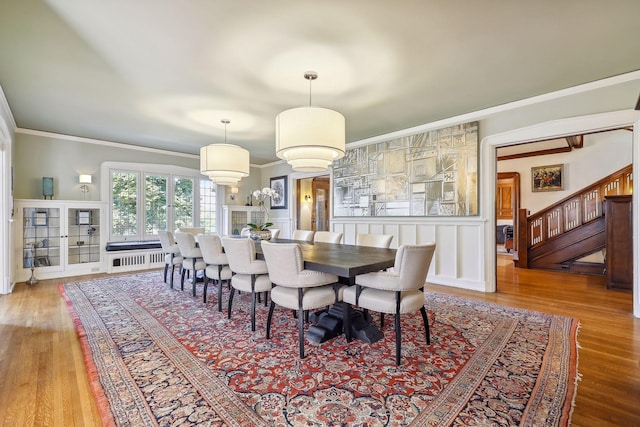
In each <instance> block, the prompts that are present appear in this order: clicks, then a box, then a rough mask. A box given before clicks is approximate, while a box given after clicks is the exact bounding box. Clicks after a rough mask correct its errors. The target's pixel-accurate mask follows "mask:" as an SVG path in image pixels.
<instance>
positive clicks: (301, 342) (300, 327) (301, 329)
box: [298, 288, 309, 359]
mask: <svg viewBox="0 0 640 427" xmlns="http://www.w3.org/2000/svg"><path fill="white" fill-rule="evenodd" d="M303 297H304V292H303V291H302V288H298V345H299V347H300V359H304V318H305V316H306V315H308V314H309V310H307V311H304V310H303V309H302V298H303ZM303 313H304V314H303Z"/></svg>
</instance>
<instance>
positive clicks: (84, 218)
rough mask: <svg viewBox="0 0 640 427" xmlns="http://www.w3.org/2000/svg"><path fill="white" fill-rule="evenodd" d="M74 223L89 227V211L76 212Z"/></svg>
mask: <svg viewBox="0 0 640 427" xmlns="http://www.w3.org/2000/svg"><path fill="white" fill-rule="evenodd" d="M76 223H77V224H78V225H91V211H83V210H77V211H76Z"/></svg>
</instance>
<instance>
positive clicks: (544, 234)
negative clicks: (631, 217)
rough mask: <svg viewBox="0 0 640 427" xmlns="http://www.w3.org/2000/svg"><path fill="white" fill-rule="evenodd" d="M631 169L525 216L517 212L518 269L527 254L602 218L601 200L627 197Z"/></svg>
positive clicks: (618, 172)
mask: <svg viewBox="0 0 640 427" xmlns="http://www.w3.org/2000/svg"><path fill="white" fill-rule="evenodd" d="M632 171H633V168H632V165H629V166H626V167H624V168H622V169H620V170H618V171H617V172H614V173H612V174H611V175H609V176H607V177H605V178H602V179H601V180H599V181H597V182H595V183H593V184H591V185H589V186H588V187H585V188H583V189H582V190H580V191H578V192H576V193H574V194H572V195H570V196H568V197H566V198H564V199H562V200H560V201H559V202H556V203H554V204H553V205H550V206H548V207H546V208H544V209H542V210H540V211H538V212H536V213H534V214H533V215H530V216H527V210H526V209H520V211H519V212H518V219H517V220H518V266H519V267H521V268H528V252H529V250H530V249H532V248H534V247H537V246H540V245H543V244H545V243H546V242H548V241H549V240H551V239H555V238H558V237H560V236H561V235H562V234H564V233H566V232H568V231H571V230H573V229H575V228H577V227H580V226H581V225H583V224H587V223H589V222H591V221H593V220H596V219H598V218H600V217H601V216H602V203H603V202H604V197H605V196H611V195H623V194H631V192H632V190H633V172H632Z"/></svg>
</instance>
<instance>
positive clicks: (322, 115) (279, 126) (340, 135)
mask: <svg viewBox="0 0 640 427" xmlns="http://www.w3.org/2000/svg"><path fill="white" fill-rule="evenodd" d="M344 152H345V120H344V116H343V115H342V114H340V113H338V112H337V111H333V110H329V109H327V108H320V107H311V106H309V107H300V108H292V109H290V110H285V111H283V112H281V113H280V114H278V115H277V116H276V155H277V156H278V157H279V158H281V159H283V160H286V161H287V163H289V164H290V165H291V167H292V168H293V170H294V171H299V172H320V171H324V170H327V168H328V167H329V165H331V163H332V162H333V161H334V160H337V159H340V158H342V157H343V156H344Z"/></svg>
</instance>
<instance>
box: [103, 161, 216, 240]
mask: <svg viewBox="0 0 640 427" xmlns="http://www.w3.org/2000/svg"><path fill="white" fill-rule="evenodd" d="M114 171H118V172H130V173H138V188H137V198H138V200H139V203H138V204H137V218H138V221H137V227H136V228H137V233H136V234H135V235H128V236H114V235H113V233H112V221H113V213H112V211H111V206H112V204H111V200H112V198H111V190H112V182H111V177H112V172H114ZM100 174H101V182H102V183H104V184H103V185H102V186H101V190H100V191H101V199H102V200H105V201H107V202H108V203H107V206H108V208H107V223H108V230H109V235H108V241H111V242H115V241H138V240H156V239H157V235H155V234H153V235H151V234H146V233H145V221H146V214H145V185H144V183H146V176H147V175H162V176H166V177H167V179H168V181H167V184H168V185H167V193H168V194H167V203H168V206H167V210H168V211H167V227H168V228H172V227H173V224H174V217H173V216H174V215H173V210H172V209H170V208H172V207H173V197H174V195H173V182H174V178H176V177H179V178H189V179H193V180H194V188H193V207H192V209H193V222H194V226H195V227H197V226H199V223H200V180H206V179H208V178H207V177H205V176H203V175H201V174H200V171H199V170H197V169H190V168H185V167H182V166H174V165H163V164H151V163H128V162H104V163H102V165H101V167H100ZM219 190H220V188H219V186H218V187H217V188H216V193H218V194H220V193H219ZM216 200H217V201H218V202H219V200H220V198H219V197H216ZM220 211H221V207H220V206H216V209H215V214H216V226H217V225H218V224H219V221H218V220H219V218H220ZM170 231H175V230H170Z"/></svg>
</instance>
